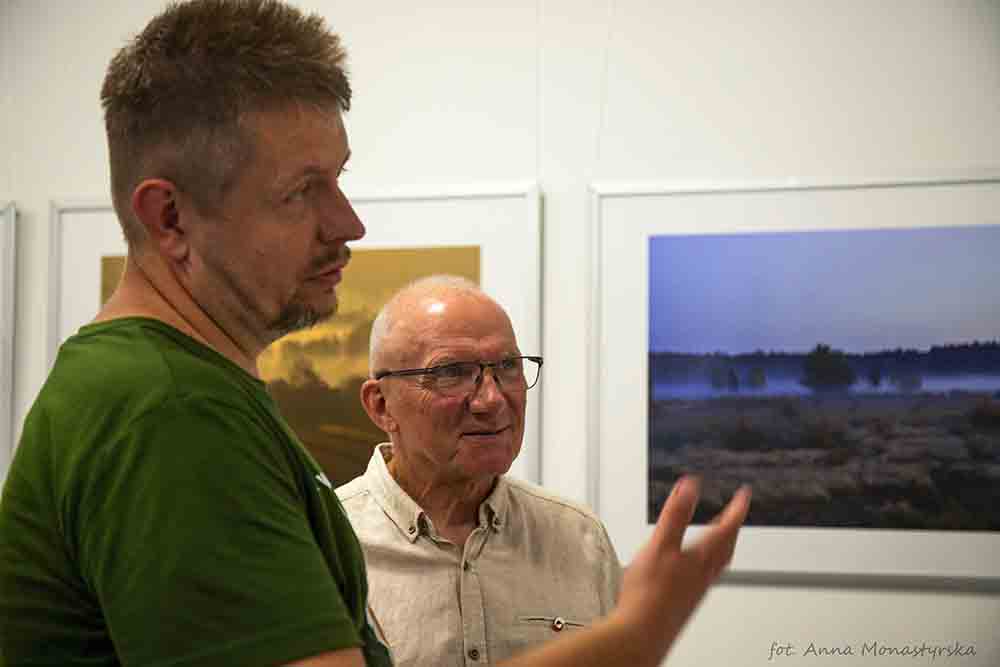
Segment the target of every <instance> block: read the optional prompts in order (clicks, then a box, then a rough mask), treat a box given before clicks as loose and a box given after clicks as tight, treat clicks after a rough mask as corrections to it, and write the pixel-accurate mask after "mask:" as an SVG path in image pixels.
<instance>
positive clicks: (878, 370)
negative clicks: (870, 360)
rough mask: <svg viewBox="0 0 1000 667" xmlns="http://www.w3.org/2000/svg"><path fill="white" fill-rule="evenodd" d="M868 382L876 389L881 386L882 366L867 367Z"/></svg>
mask: <svg viewBox="0 0 1000 667" xmlns="http://www.w3.org/2000/svg"><path fill="white" fill-rule="evenodd" d="M868 384H870V385H871V386H873V387H875V388H876V389H877V388H878V387H880V386H882V367H881V366H878V365H875V366H872V367H871V368H869V369H868Z"/></svg>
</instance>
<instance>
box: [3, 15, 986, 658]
mask: <svg viewBox="0 0 1000 667" xmlns="http://www.w3.org/2000/svg"><path fill="white" fill-rule="evenodd" d="M162 4H163V3H162V2H161V1H160V0H128V1H125V0H84V1H82V2H76V1H73V2H71V1H70V0H0V201H4V200H10V201H13V202H15V203H16V205H17V207H18V211H19V228H18V240H17V249H18V272H17V278H18V280H17V317H16V330H15V337H16V352H15V358H16V360H15V369H14V370H15V373H14V380H15V389H14V392H15V400H14V408H15V419H16V420H17V421H18V422H20V421H21V420H23V417H24V415H25V413H26V411H27V409H28V408H29V406H30V404H31V401H32V400H33V398H34V396H35V394H36V393H37V392H38V389H39V388H40V386H41V384H42V382H43V380H44V377H45V373H46V370H47V368H46V363H47V351H46V345H45V341H46V336H47V330H46V328H47V318H46V312H47V307H48V303H47V299H48V296H47V285H48V283H47V278H48V274H49V266H48V258H49V233H48V222H49V203H50V201H51V200H53V199H62V200H65V199H74V198H86V199H95V198H102V197H107V192H108V174H107V167H106V148H105V145H104V138H103V130H102V127H103V126H102V121H101V114H100V107H99V101H98V90H99V87H100V82H101V79H102V76H103V72H104V68H105V66H106V64H107V62H108V60H109V59H110V57H111V55H112V54H113V53H114V51H115V50H116V49H118V48H119V47H120V46H121V45H122V44H123V43H124V41H125V40H126V39H127V37H128V36H129V35H131V34H133V33H134V32H135V31H137V30H138V29H139V28H141V26H142V25H143V24H144V23H145V21H146V20H148V18H150V17H151V16H152V14H153V13H155V12H156V11H157V10H158V9H160V7H161V6H162ZM299 4H300V5H301V6H302V7H304V8H308V9H312V10H317V11H320V12H321V13H323V14H324V15H325V16H326V17H327V18H328V20H329V22H330V24H331V25H332V27H333V28H334V29H335V30H336V31H338V32H340V33H341V34H342V36H343V38H344V40H345V43H346V45H347V47H348V49H349V53H350V68H351V72H352V82H353V86H354V90H355V100H354V106H353V109H352V111H351V113H350V114H349V116H348V118H347V123H348V129H349V132H350V140H351V146H352V150H353V158H352V160H351V166H350V169H351V171H350V173H349V174H348V176H347V179H346V186H345V187H346V189H347V190H348V194H350V191H351V190H352V189H357V190H359V191H360V190H368V189H379V188H392V187H399V186H407V187H421V188H425V189H427V190H428V191H433V190H435V189H441V190H444V189H447V188H450V187H453V186H462V187H482V188H484V189H486V188H489V187H491V186H494V185H497V184H500V185H503V184H511V183H525V182H536V183H537V184H538V185H539V187H540V188H541V191H542V193H543V195H544V238H543V285H542V289H543V313H544V320H543V337H542V340H543V344H542V347H543V349H542V350H540V352H542V353H543V354H544V355H545V357H546V363H545V379H544V383H543V386H542V392H541V393H540V395H538V394H536V395H534V398H535V399H536V400H537V399H539V398H541V400H542V402H543V403H544V414H543V426H542V432H543V438H542V440H543V448H542V452H541V460H542V481H543V483H544V484H545V485H546V486H547V487H549V488H551V489H552V490H554V491H556V492H559V493H563V494H565V495H567V496H570V497H572V498H575V499H579V500H586V493H587V482H588V470H587V462H588V457H587V444H586V443H587V438H588V432H587V427H586V425H587V421H588V386H587V378H588V369H587V364H588V360H589V358H590V356H589V344H590V343H589V341H588V323H589V322H590V319H589V318H590V311H589V304H590V282H589V280H590V277H589V266H590V260H591V250H592V249H591V247H590V231H589V228H588V215H589V202H590V200H589V189H588V188H589V186H590V185H591V184H592V183H600V184H605V185H616V184H617V185H629V184H648V183H701V184H705V183H747V182H763V181H768V182H774V181H785V180H789V179H794V180H797V181H801V182H817V181H818V182H844V183H847V182H856V181H867V180H873V179H883V178H914V177H917V178H919V177H938V176H943V177H946V178H947V177H968V176H972V177H975V176H977V175H989V174H996V173H998V171H1000V2H998V1H997V0H978V1H974V0H948V1H946V2H939V1H933V0H887V1H885V2H877V3H875V2H868V1H864V0H840V1H838V2H829V1H827V0H772V1H770V2H764V3H747V2H742V1H740V0H719V1H717V2H680V1H672V0H661V1H658V2H653V1H648V2H644V1H641V0H609V1H607V2H597V1H590V0H585V1H580V0H573V1H571V0H537V1H535V2H529V1H528V0H507V1H505V2H502V3H501V2H494V3H481V2H473V3H467V2H450V3H449V2H427V3H412V2H404V1H403V0H368V1H367V2H365V3H359V2H343V1H330V2H322V1H320V0H309V1H306V0H299ZM998 261H1000V260H998ZM511 268H512V270H515V271H516V267H511ZM526 352H527V351H526ZM532 352H534V351H532ZM610 363H613V362H610ZM842 583H843V582H820V581H808V580H805V581H802V580H799V581H791V580H781V579H780V578H778V579H775V580H770V581H768V580H765V581H754V582H753V583H746V582H740V583H735V582H731V583H727V584H724V585H721V586H720V587H718V588H716V589H715V590H714V591H713V592H712V593H711V594H710V595H709V597H708V598H707V600H706V602H705V604H704V606H703V608H702V609H701V611H700V612H699V614H698V615H697V617H696V618H695V620H694V621H693V622H692V624H691V626H690V627H689V629H688V630H687V632H686V634H685V635H684V637H683V638H682V640H681V641H680V643H679V644H678V646H677V647H676V649H675V652H674V654H673V656H672V658H671V660H670V661H669V662H670V664H671V665H677V666H694V665H765V664H770V663H771V662H777V663H782V662H784V663H785V664H789V665H791V664H810V665H817V666H823V665H837V666H839V667H848V666H850V665H855V664H857V665H860V664H863V663H864V664H867V663H868V662H870V661H871V660H872V658H870V657H868V658H862V657H849V656H848V657H844V656H839V657H804V656H802V655H801V653H802V652H803V651H804V650H805V649H806V648H807V647H808V645H809V643H810V642H815V643H816V645H817V646H826V647H837V646H843V645H845V644H853V645H860V643H861V642H868V641H875V640H877V641H881V642H885V643H887V644H895V645H906V644H914V643H915V644H918V645H919V644H920V643H921V642H924V641H926V642H929V643H935V644H954V643H955V642H960V643H961V644H963V645H965V646H969V645H972V646H974V647H975V651H976V655H975V656H969V657H964V658H959V657H951V658H947V657H945V658H939V659H938V661H937V662H940V663H941V664H947V665H952V664H954V665H963V666H964V665H968V666H970V667H987V666H990V667H993V666H995V665H997V664H1000V634H998V632H997V628H998V627H1000V594H998V589H997V587H995V586H993V587H990V588H989V589H988V588H987V586H986V585H985V584H983V585H978V584H971V585H964V586H961V587H955V586H950V585H949V584H948V583H947V582H937V584H935V585H933V586H928V587H919V586H902V587H886V586H883V585H882V584H881V583H880V582H878V581H875V582H867V583H864V584H861V583H857V582H855V584H854V585H851V586H844V585H842ZM772 642H779V643H785V644H788V643H790V644H793V645H795V646H796V647H797V650H798V652H799V653H800V655H799V656H795V657H778V658H775V659H774V660H769V658H770V647H771V645H772ZM877 661H878V663H879V664H883V665H887V666H891V665H897V664H898V665H903V664H907V665H909V664H915V663H914V662H913V659H912V658H905V657H895V658H893V657H881V658H878V659H877Z"/></svg>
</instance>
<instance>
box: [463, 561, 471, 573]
mask: <svg viewBox="0 0 1000 667" xmlns="http://www.w3.org/2000/svg"><path fill="white" fill-rule="evenodd" d="M470 567H472V566H471V565H469V561H465V562H464V563H462V569H463V570H465V571H466V572H468V571H469V568H470Z"/></svg>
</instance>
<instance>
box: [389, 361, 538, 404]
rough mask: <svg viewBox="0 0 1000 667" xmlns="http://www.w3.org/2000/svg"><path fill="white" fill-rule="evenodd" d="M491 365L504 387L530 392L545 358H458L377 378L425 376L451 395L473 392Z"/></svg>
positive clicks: (443, 392) (494, 378) (429, 384)
mask: <svg viewBox="0 0 1000 667" xmlns="http://www.w3.org/2000/svg"><path fill="white" fill-rule="evenodd" d="M487 368H489V369H491V371H492V372H493V380H494V381H495V382H496V383H497V384H498V385H500V387H501V388H503V389H508V390H513V391H527V390H529V389H531V388H532V387H534V386H535V384H536V383H537V382H538V377H539V375H540V374H541V373H540V370H541V368H542V358H541V357H507V358H506V359H501V360H500V361H456V362H455V363H451V364H442V365H440V366H430V367H428V368H408V369H405V370H399V371H379V372H378V373H376V374H375V379H376V380H381V379H382V378H387V377H407V376H419V377H421V378H422V379H423V380H424V381H425V382H426V383H427V384H428V386H429V387H430V388H431V389H434V390H435V391H438V392H440V393H441V394H445V395H448V396H460V395H463V394H471V393H472V392H474V391H475V390H476V387H478V386H479V384H480V382H482V379H483V373H485V372H486V369H487Z"/></svg>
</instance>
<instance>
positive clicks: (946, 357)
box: [649, 341, 1000, 394]
mask: <svg viewBox="0 0 1000 667" xmlns="http://www.w3.org/2000/svg"><path fill="white" fill-rule="evenodd" d="M649 364H650V374H649V377H650V381H651V382H656V383H666V384H701V383H707V384H709V385H710V386H711V387H712V388H713V389H714V390H716V391H719V392H739V391H742V390H750V391H754V390H762V389H765V388H766V387H767V385H768V381H769V380H772V381H773V380H776V379H782V380H788V379H793V380H796V381H797V382H798V383H799V384H800V385H802V386H803V387H805V388H807V389H809V390H811V391H812V392H814V393H817V394H822V393H839V392H846V391H849V390H858V391H865V390H871V391H882V390H886V389H893V390H895V391H899V392H902V393H912V392H915V391H919V390H920V389H921V388H922V386H923V383H924V380H925V379H926V378H930V377H956V376H972V375H975V376H997V377H998V378H1000V341H987V342H980V341H975V342H972V343H963V344H954V345H939V346H933V347H931V348H930V349H928V350H926V351H922V350H916V349H903V348H897V349H893V350H881V351H878V352H866V353H862V354H851V353H847V352H843V351H841V350H837V349H834V348H832V347H831V346H829V345H826V344H824V343H818V344H817V345H816V346H815V347H813V349H812V350H811V351H810V352H809V353H807V354H795V353H787V352H774V351H770V352H764V351H762V350H758V351H755V352H753V353H749V354H735V355H733V354H727V353H724V352H715V353H711V354H687V353H678V352H650V354H649Z"/></svg>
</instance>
